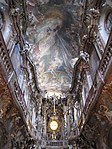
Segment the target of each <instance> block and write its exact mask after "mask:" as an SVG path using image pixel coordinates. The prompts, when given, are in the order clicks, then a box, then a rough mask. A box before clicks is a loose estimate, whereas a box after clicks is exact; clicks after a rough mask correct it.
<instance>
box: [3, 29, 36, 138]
mask: <svg viewBox="0 0 112 149" xmlns="http://www.w3.org/2000/svg"><path fill="white" fill-rule="evenodd" d="M0 67H1V68H2V70H3V75H4V78H5V80H6V82H7V84H8V87H9V89H10V91H11V94H12V97H13V99H14V102H15V103H16V105H17V107H18V108H19V109H20V112H21V114H22V116H23V118H24V121H25V123H26V121H27V119H29V120H30V114H29V112H28V108H27V105H26V102H25V99H24V95H23V93H22V90H21V88H20V85H19V83H18V79H17V75H16V72H15V70H14V68H13V65H12V62H11V59H10V56H9V53H8V50H7V47H6V44H5V42H4V39H3V35H2V32H1V31H0ZM29 125H30V126H31V127H30V128H31V130H29V131H30V133H31V135H32V136H33V137H35V138H36V131H35V129H34V127H33V126H32V124H29Z"/></svg>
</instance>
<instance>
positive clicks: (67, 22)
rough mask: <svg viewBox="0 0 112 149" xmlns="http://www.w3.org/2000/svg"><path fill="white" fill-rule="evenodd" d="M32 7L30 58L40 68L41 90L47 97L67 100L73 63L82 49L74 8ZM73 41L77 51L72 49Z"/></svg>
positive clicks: (29, 28) (55, 6)
mask: <svg viewBox="0 0 112 149" xmlns="http://www.w3.org/2000/svg"><path fill="white" fill-rule="evenodd" d="M31 2H32V3H33V4H34V6H35V7H33V5H32V3H31ZM44 2H45V3H47V2H48V1H43V3H44ZM30 3H31V4H30V6H29V9H31V10H32V11H31V12H30V14H29V20H30V23H29V27H28V29H27V40H28V41H29V43H30V44H31V51H30V57H31V59H32V61H33V63H34V64H35V66H36V73H37V79H38V86H39V88H40V90H41V91H42V92H43V95H44V96H52V95H54V94H55V95H56V96H64V94H65V93H66V92H68V91H69V89H70V87H71V82H72V74H73V65H72V59H73V58H74V57H77V56H78V48H79V47H78V44H79V43H78V41H77V37H76V34H75V32H74V27H73V22H74V17H73V12H72V11H71V12H69V10H70V5H69V6H67V5H66V4H64V5H60V4H59V3H56V1H54V2H53V1H52V2H49V3H48V4H46V5H45V3H44V5H42V4H43V3H41V5H38V4H35V2H33V1H30ZM60 3H64V2H63V1H62V2H60ZM31 6H32V8H31ZM71 8H72V6H71ZM71 10H72V9H71ZM75 15H77V14H75ZM75 17H76V16H75ZM76 23H77V21H76ZM75 29H76V28H75ZM70 34H72V36H70ZM74 34H75V40H74V39H73V35H74ZM71 38H72V39H71ZM73 40H74V45H75V47H73V46H71V45H73ZM73 52H74V53H73ZM73 55H74V56H73ZM62 94H63V95H62Z"/></svg>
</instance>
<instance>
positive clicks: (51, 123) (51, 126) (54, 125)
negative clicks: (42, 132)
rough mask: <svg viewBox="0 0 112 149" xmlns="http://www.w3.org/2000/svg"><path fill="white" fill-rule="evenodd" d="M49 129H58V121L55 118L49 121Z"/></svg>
mask: <svg viewBox="0 0 112 149" xmlns="http://www.w3.org/2000/svg"><path fill="white" fill-rule="evenodd" d="M50 129H51V130H53V131H56V130H57V129H58V122H57V121H56V120H52V121H51V122H50Z"/></svg>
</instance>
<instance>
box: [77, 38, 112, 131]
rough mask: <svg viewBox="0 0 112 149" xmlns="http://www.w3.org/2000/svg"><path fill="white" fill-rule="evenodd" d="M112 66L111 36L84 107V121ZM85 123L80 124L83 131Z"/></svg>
mask: <svg viewBox="0 0 112 149" xmlns="http://www.w3.org/2000/svg"><path fill="white" fill-rule="evenodd" d="M111 68H112V36H110V37H109V39H108V42H107V46H106V47H105V51H104V53H103V55H102V59H101V61H100V64H99V67H98V69H97V71H96V75H95V78H94V81H93V85H92V87H91V89H90V91H89V93H88V97H87V99H86V102H85V106H84V107H83V112H82V115H81V117H80V119H82V120H81V121H82V122H83V119H84V121H86V119H87V117H88V115H89V111H90V110H91V108H92V107H93V106H94V104H95V101H96V100H97V98H98V96H99V93H100V91H101V88H102V86H103V85H104V84H105V79H106V77H107V75H108V73H109V72H110V69H111ZM82 125H83V124H80V126H79V130H80V131H81V128H83V127H82Z"/></svg>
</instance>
